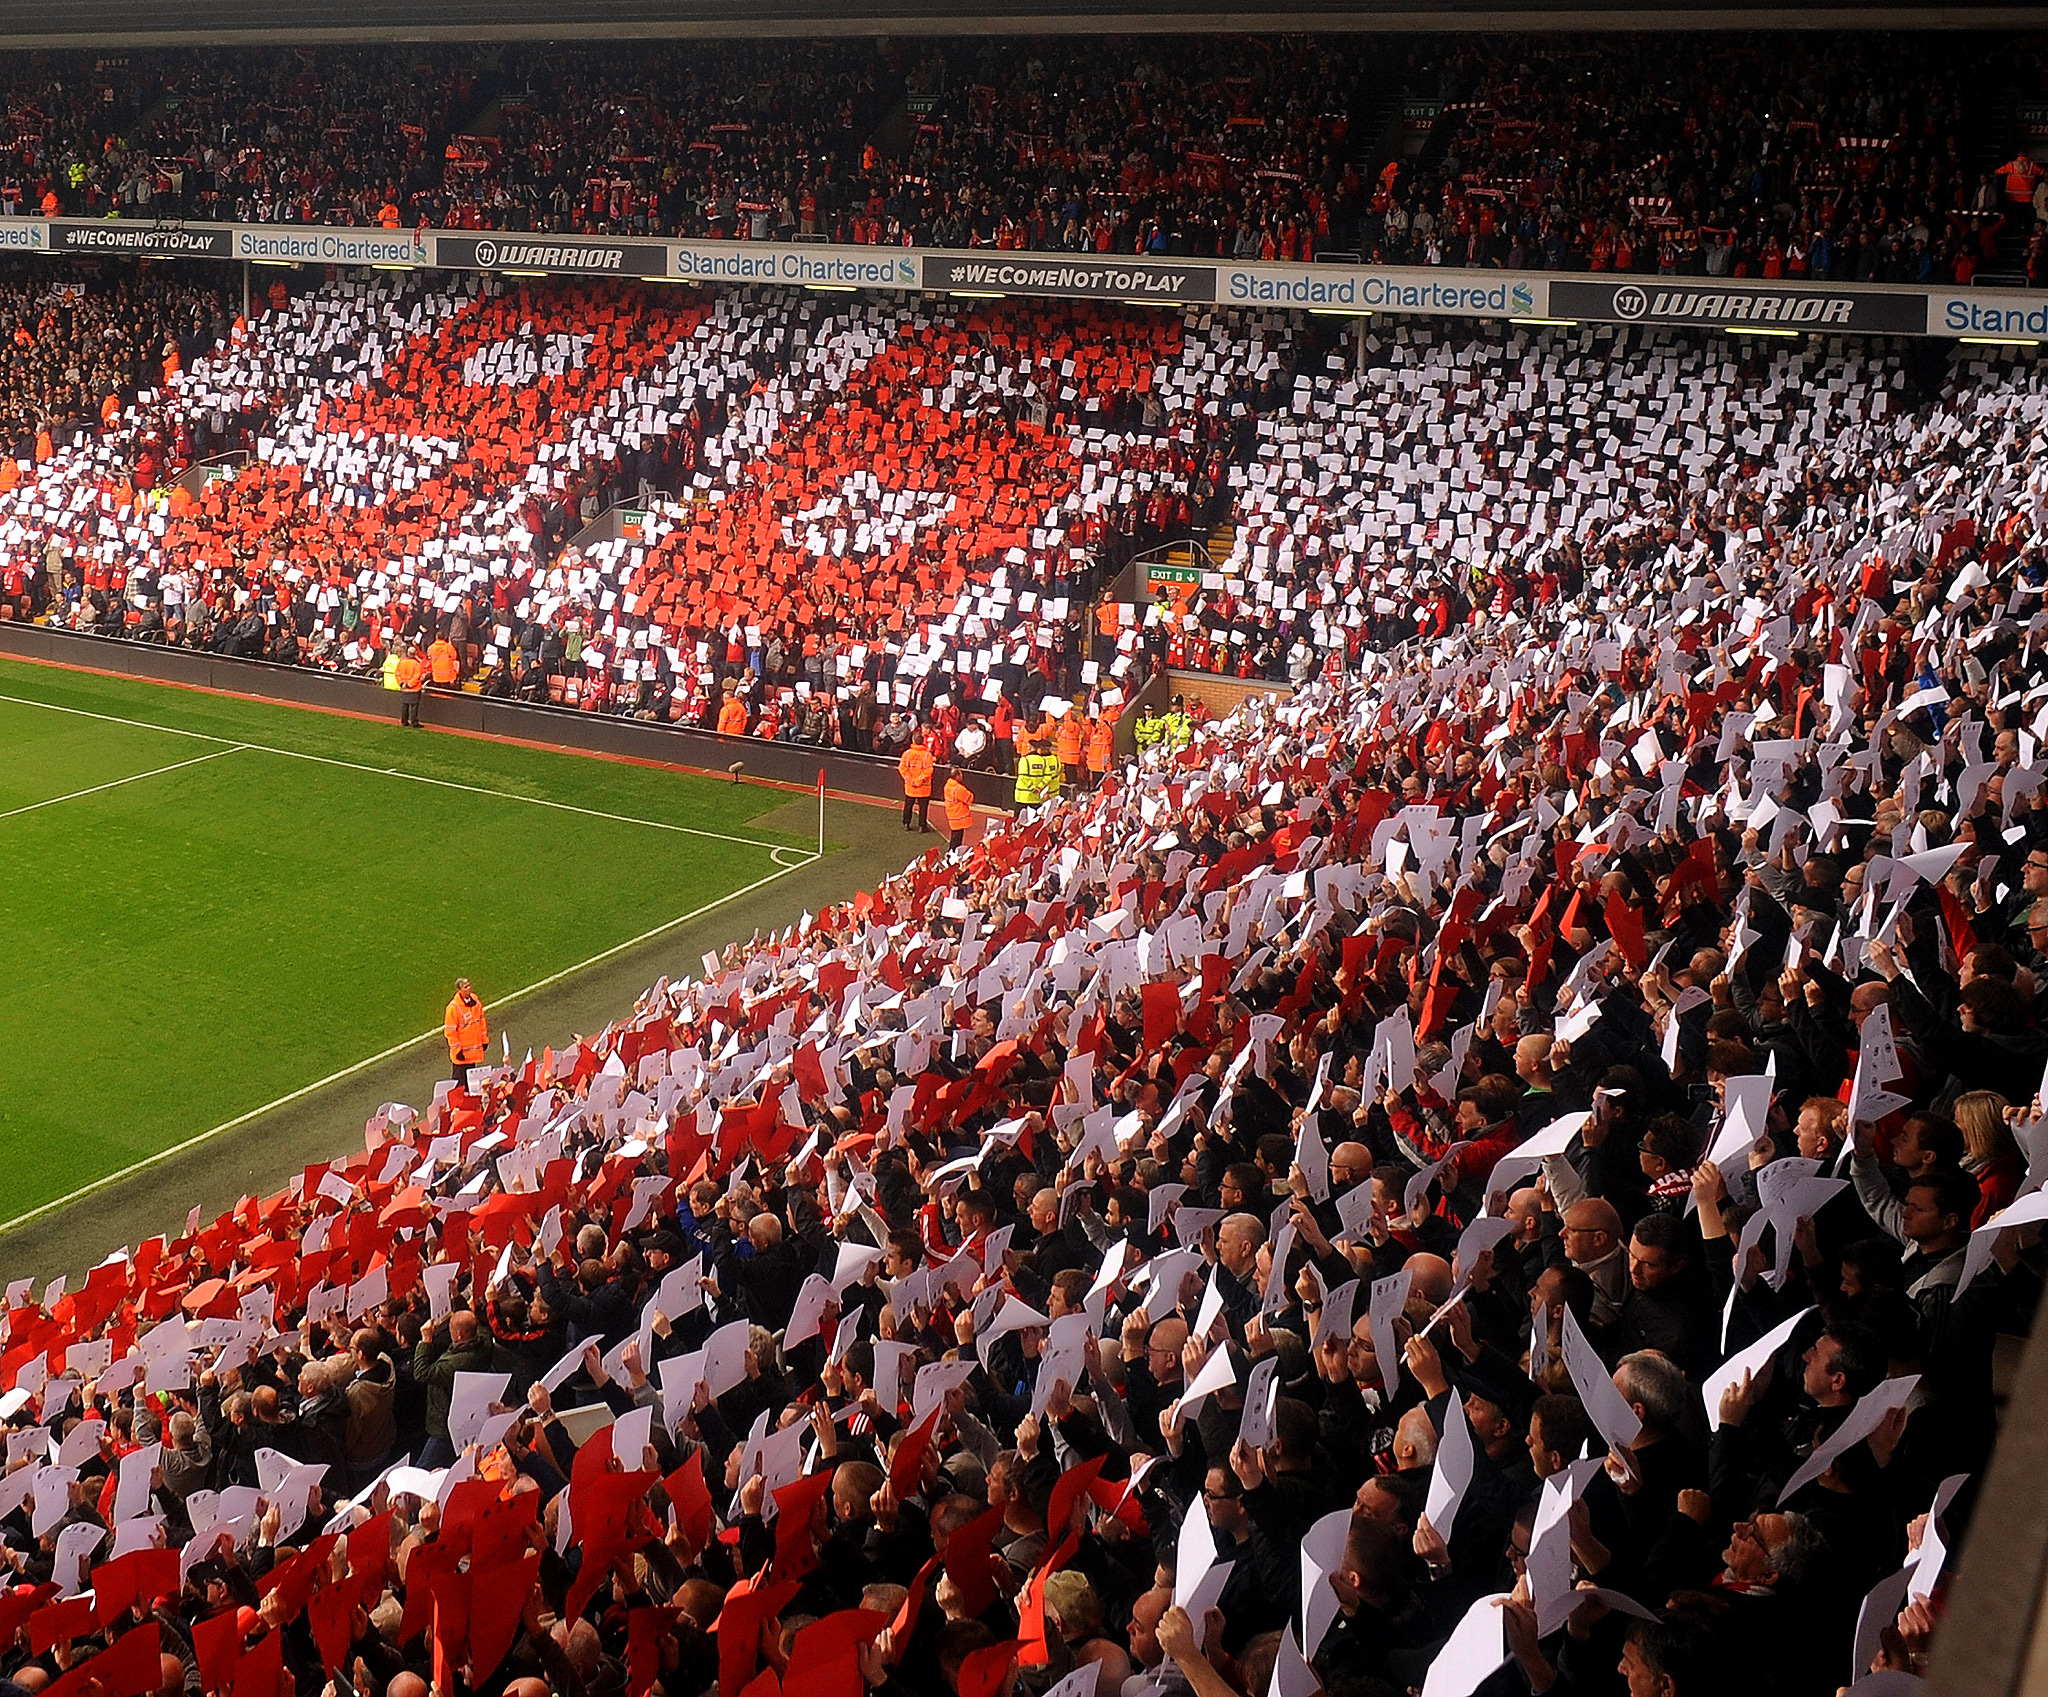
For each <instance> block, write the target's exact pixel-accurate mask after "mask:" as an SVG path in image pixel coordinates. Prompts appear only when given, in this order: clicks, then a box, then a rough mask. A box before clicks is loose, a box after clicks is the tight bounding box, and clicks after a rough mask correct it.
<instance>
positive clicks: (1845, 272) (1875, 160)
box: [1361, 36, 2036, 283]
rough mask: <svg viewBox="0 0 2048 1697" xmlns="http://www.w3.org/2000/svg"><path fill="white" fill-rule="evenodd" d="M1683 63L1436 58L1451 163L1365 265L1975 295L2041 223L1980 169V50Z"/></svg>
mask: <svg viewBox="0 0 2048 1697" xmlns="http://www.w3.org/2000/svg"><path fill="white" fill-rule="evenodd" d="M1673 48H1674V44H1673V43H1672V42H1671V41H1670V40H1668V39H1659V40H1656V41H1649V40H1635V41H1629V40H1619V41H1615V40H1609V41H1602V42H1600V43H1598V44H1589V43H1584V42H1572V41H1553V42H1543V41H1536V40H1516V41H1510V42H1507V43H1502V44H1496V43H1486V44H1483V45H1482V44H1479V43H1474V42H1460V43H1458V44H1456V45H1454V46H1433V49H1432V56H1433V57H1434V58H1435V59H1436V60H1438V61H1439V62H1438V63H1436V64H1435V65H1434V66H1433V67H1432V70H1433V73H1434V76H1435V78H1436V80H1437V84H1438V87H1439V89H1440V91H1441V93H1442V95H1443V97H1444V100H1445V105H1444V111H1443V116H1442V117H1441V118H1440V119H1439V121H1438V122H1439V130H1438V132H1437V134H1438V135H1441V134H1444V133H1445V131H1446V130H1448V143H1447V146H1445V147H1444V148H1443V151H1442V152H1441V154H1440V157H1438V158H1437V159H1436V160H1435V162H1434V164H1433V166H1432V167H1431V168H1429V169H1425V170H1424V171H1422V172H1420V173H1411V174H1408V175H1406V176H1403V177H1401V178H1400V179H1398V180H1396V181H1394V182H1393V183H1392V184H1391V185H1390V186H1389V185H1382V188H1381V192H1380V194H1379V195H1378V197H1377V198H1376V199H1375V201H1374V203H1373V205H1372V207H1371V209H1370V211H1369V213H1368V216H1367V219H1366V227H1365V233H1364V236H1363V238H1362V243H1361V245H1362V246H1363V247H1364V249H1365V250H1366V251H1367V252H1368V253H1370V254H1376V255H1378V256H1379V257H1380V258H1381V259H1383V260H1385V261H1387V262H1388V263H1407V264H1450V265H1486V266H1506V267H1508V268H1510V269H1520V268H1523V267H1528V268H1532V269H1545V270H1572V271H1578V270H1593V271H1608V270H1613V271H1637V272H1658V273H1662V274H1665V275H1671V274H1693V275H1706V276H1722V277H1725V276H1736V277H1759V278H1779V277H1787V278H1793V279H1800V278H1808V277H1811V278H1816V279H1818V278H1832V279H1835V280H1838V281H1859V282H1887V283H1926V282H1940V283H1948V282H1955V283H1968V282H1970V281H1971V280H1972V278H1973V277H1974V275H1975V272H1976V269H1977V267H1978V266H1979V265H1981V264H1982V263H1983V262H1984V261H1986V260H1988V259H1991V258H1993V257H1995V256H1996V254H1997V252H1998V241H1999V236H2000V233H2001V231H2002V230H2003V229H2004V228H2005V225H2006V223H2007V221H2008V218H2011V219H2015V220H2018V221H2021V222H2023V223H2024V224H2025V225H2028V226H2031V225H2032V223H2033V222H2034V217H2035V209H2034V206H2033V198H2032V197H2033V192H2034V183H2035V181H2036V178H2034V177H2029V178H2028V179H2027V180H2026V181H2025V183H2024V184H2019V183H2009V182H2008V181H2007V180H2004V179H2002V178H2000V177H1997V176H1995V175H1993V174H1990V173H1985V174H1982V175H1977V174H1973V173H1971V172H1970V171H1969V169H1968V168H1967V167H1966V165H1965V160H1964V155H1965V153H1966V152H1967V151H1968V147H1967V144H1968V142H1969V141H1970V139H1971V132H1972V125H1973V123H1974V121H1975V120H1974V118H1973V116H1972V115H1971V113H1972V98H1973V93H1972V91H1973V90H1974V89H1975V87H1976V86H1977V84H1978V81H1979V78H1980V75H1981V72H1982V67H1983V50H1982V49H1981V48H1980V47H1978V46H1976V45H1974V44H1973V45H1971V46H1968V47H1963V48H1950V47H1946V46H1943V45H1940V44H1935V43H1930V42H1929V41H1927V40H1925V39H1924V38H1908V37H1903V36H1890V37H1870V38H1867V39H1860V40H1855V41H1850V42H1842V41H1829V42H1826V43H1822V42H1819V41H1806V42H1797V43H1794V42H1786V41H1777V42H1769V43H1765V42H1758V41H1754V40H1743V41H1740V42H1738V41H1736V40H1734V39H1733V38H1729V37H1696V38H1690V39H1688V40H1687V41H1686V43H1685V47H1684V50H1683V51H1674V50H1673ZM1429 74H1430V73H1427V72H1418V75H1421V76H1424V77H1425V78H1426V77H1427V76H1428V75H1429ZM1436 145H1437V143H1436V137H1435V136H1433V137H1432V148H1434V147H1435V146H1436ZM2013 189H2017V191H2018V192H2017V195H2016V197H2015V195H2014V194H2013V193H2012V192H2010V191H2011V190H2013Z"/></svg>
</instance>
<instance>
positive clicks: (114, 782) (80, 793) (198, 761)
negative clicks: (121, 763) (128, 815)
mask: <svg viewBox="0 0 2048 1697" xmlns="http://www.w3.org/2000/svg"><path fill="white" fill-rule="evenodd" d="M241 746H242V745H241V744H240V743H234V744H232V745H231V746H229V747H227V748H217V749H215V750H214V751H213V752H212V753H211V754H200V755H195V756H194V757H193V758H192V759H190V760H177V761H173V762H172V763H171V764H170V765H168V766H154V767H152V768H151V769H150V770H149V771H147V772H131V773H129V774H128V776H127V777H125V778H110V779H108V780H107V782H105V783H104V784H93V785H90V786H88V787H87V788H85V789H82V790H73V791H71V793H70V794H69V795H53V796H46V797H45V798H44V799H43V800H41V801H31V802H29V803H27V804H26V805H24V806H21V807H10V808H8V809H7V811H6V812H4V813H0V819H15V818H19V817H20V816H21V815H22V814H24V813H33V812H35V811H36V809H37V808H39V807H55V806H57V805H58V804H59V803H60V802H66V801H78V800H81V799H82V798H83V797H85V796H89V795H99V794H101V793H102V792H103V791H106V790H118V789H119V788H120V787H121V786H122V785H123V784H139V783H141V782H142V780H143V779H144V778H161V777H162V776H163V775H164V774H165V773H166V772H182V771H184V769H185V768H186V767H187V766H203V765H205V764H206V762H207V761H209V760H218V759H220V757H221V756H222V755H224V754H235V753H239V752H240V750H241Z"/></svg>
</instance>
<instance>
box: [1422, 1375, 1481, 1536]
mask: <svg viewBox="0 0 2048 1697" xmlns="http://www.w3.org/2000/svg"><path fill="white" fill-rule="evenodd" d="M1472 1466H1473V1445H1472V1422H1471V1421H1470V1420H1468V1419H1466V1418H1465V1401H1464V1398H1463V1397H1461V1396H1459V1395H1458V1393H1457V1390H1456V1389H1455V1388H1453V1390H1452V1391H1451V1394H1450V1397H1449V1398H1448V1399H1447V1400H1446V1402H1445V1403H1444V1430H1443V1437H1442V1438H1441V1439H1440V1440H1439V1441H1438V1443H1437V1446H1436V1464H1435V1466H1434V1467H1432V1468H1431V1469H1430V1475H1429V1500H1428V1503H1427V1505H1426V1506H1425V1507H1424V1509H1423V1513H1425V1514H1427V1515H1428V1516H1429V1523H1430V1525H1431V1526H1433V1527H1434V1528H1435V1529H1436V1535H1437V1536H1438V1537H1439V1538H1441V1539H1443V1541H1444V1542H1445V1543H1447V1544H1448V1543H1449V1542H1450V1541H1451V1528H1452V1527H1453V1526H1454V1525H1455V1524H1456V1523H1457V1519H1458V1508H1459V1505H1461V1504H1462V1503H1463V1502H1464V1500H1465V1492H1466V1491H1467V1490H1468V1489H1469V1488H1470V1487H1471V1484H1472Z"/></svg>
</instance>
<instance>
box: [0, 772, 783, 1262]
mask: <svg viewBox="0 0 2048 1697" xmlns="http://www.w3.org/2000/svg"><path fill="white" fill-rule="evenodd" d="M223 752H225V751H223ZM818 858H819V856H817V855H816V854H811V855H809V856H807V857H806V858H805V859H803V860H801V861H799V862H797V864H796V865H794V866H784V867H781V868H780V869H779V870H777V871H774V872H771V873H769V874H768V876H767V877H765V878H756V879H755V880H754V882H753V883H751V884H746V885H742V886H741V887H740V888H739V889H737V890H728V891H727V892H726V893H725V894H724V895H722V896H719V897H718V898H717V899H716V900H713V901H708V902H706V903H704V905H703V906H701V907H693V908H692V909H690V911H689V912H688V913H685V914H679V915H678V916H677V917H676V918H674V919H671V920H668V921H666V922H665V923H663V924H660V925H657V926H655V927H654V928H653V929H652V930H651V931H643V932H641V933H640V935H639V936H637V937H629V938H627V939H626V941H625V942H623V943H614V944H613V945H612V946H611V947H610V948H608V949H603V950H600V951H599V952H598V953H596V954H594V955H592V956H591V957H590V958H589V959H588V960H581V961H578V962H577V963H576V964H575V965H574V966H565V967H563V968H562V970H561V971H560V972H551V973H549V974H548V975H547V977H545V978H537V979H535V980H534V981H533V983H531V984H528V985H526V986H524V987H523V988H521V989H518V990H514V991H513V992H512V993H511V994H510V995H509V996H500V997H499V998H498V999H497V1000H496V1001H495V1002H486V1003H485V1004H484V1006H485V1008H486V1009H488V1010H490V1011H492V1012H495V1011H496V1010H497V1009H499V1008H506V1007H510V1006H511V1005H512V1004H513V1003H514V1002H517V1001H521V1000H524V999H525V998H526V997H528V996H531V995H535V994H537V993H538V992H539V991H542V990H547V989H551V988H553V987H554V986H555V985H557V984H559V983H561V982H562V981H563V980H564V979H565V978H574V977H575V976H576V975H577V974H578V973H579V972H587V971H588V970H589V969H590V968H591V967H593V966H601V965H603V963H604V962H606V961H608V960H610V959H611V958H612V957H613V956H614V955H621V954H624V953H625V952H626V951H627V950H629V949H637V948H638V947H639V946H640V945H641V944H642V943H650V942H652V941H653V940H654V939H655V938H656V937H659V936H661V935H662V934H663V933H664V932H668V931H673V930H675V929H676V927H677V926H679V925H687V924H689V923H690V921H691V920H693V919H701V918H702V917H703V916H704V915H705V914H707V913H711V912H713V911H715V910H716V909H718V908H721V907H723V906H725V904H726V903H727V902H732V901H737V900H739V898H740V897H741V896H749V895H752V894H753V893H754V892H755V891H756V890H759V889H764V888H766V887H767V886H768V885H770V884H772V883H774V882H775V881H776V880H777V879H778V878H786V877H788V876H789V875H790V873H792V872H801V871H802V870H803V869H804V868H805V867H807V866H810V865H811V864H813V863H814V862H815V861H816V860H818ZM441 1035H442V1029H441V1027H440V1026H438V1025H437V1026H435V1027H434V1028H433V1030H431V1031H422V1032H421V1033H420V1034H419V1035H418V1036H417V1037H408V1038H406V1039H405V1041H404V1042H402V1043H394V1044H392V1045H391V1047H390V1048H388V1049H380V1050H378V1051H377V1053H376V1054H374V1055H366V1056H364V1058H363V1059H361V1060H359V1061H356V1062H354V1063H352V1064H351V1065H349V1066H345V1067H343V1068H342V1069H341V1070H340V1071H338V1072H330V1073H329V1074H328V1075H327V1076H326V1077H325V1078H316V1079H315V1080H314V1081H313V1082H312V1083H311V1084H302V1085H300V1086H299V1087H298V1089H296V1090H292V1091H287V1092H286V1093H285V1094H284V1095H282V1096H279V1097H278V1098H277V1099H276V1100H274V1101H270V1102H265V1103H264V1104H263V1106H262V1107H260V1108H251V1109H250V1110H249V1111H248V1112H247V1113H245V1114H237V1115H236V1116H235V1117H234V1118H233V1119H231V1120H222V1121H221V1123H220V1124H219V1125H217V1126H214V1127H213V1128H212V1129H211V1130H208V1131H202V1132H200V1133H198V1134H197V1135H196V1136H192V1137H188V1138H186V1139H185V1140H184V1142H182V1143H174V1144H172V1145H171V1147H170V1148H168V1149H159V1150H158V1151H157V1152H156V1153H155V1154H154V1155H145V1156H143V1158H142V1159H141V1160H139V1161H131V1162H130V1163H129V1164H128V1165H127V1166H125V1167H123V1168H121V1170H120V1171H119V1172H112V1173H108V1174H107V1175H106V1176H105V1177H103V1178H96V1179H94V1180H93V1181H92V1183H90V1184H87V1185H81V1186H80V1187H79V1188H78V1189H76V1190H74V1191H72V1192H70V1193H69V1194H68V1195H64V1196H60V1197H58V1198H57V1199H56V1200H55V1201H54V1202H45V1203H44V1204H43V1205H42V1206H41V1207H40V1208H31V1209H30V1210H29V1211H28V1212H27V1213H26V1214H17V1215H15V1217H14V1218H13V1219H11V1220H8V1221H5V1222H0V1237H4V1236H6V1235H7V1234H8V1233H9V1232H13V1231H18V1230H19V1229H20V1228H21V1227H23V1226H26V1225H30V1224H32V1223H34V1222H35V1221H37V1220H39V1219H41V1218H42V1217H43V1216H44V1215H45V1214H53V1213H55V1212H56V1211H57V1210H58V1209H60V1208H68V1207H70V1206H71V1205H72V1204H73V1203H74V1202H82V1201H84V1200H85V1199H86V1198H87V1197H88V1196H93V1195H96V1194H97V1193H98V1192H100V1191H102V1190H105V1189H106V1188H107V1187H108V1186H109V1185H115V1184H120V1183H121V1182H122V1181H123V1180H126V1179H131V1178H134V1177H135V1176H136V1175H137V1174H138V1173H144V1172H147V1171H148V1170H149V1169H150V1168H151V1167H155V1166H160V1165H162V1163H164V1162H165V1161H168V1160H170V1159H171V1158H172V1157H173V1156H177V1155H182V1154H184V1153H185V1152H186V1151H187V1150H188V1149H197V1148H198V1147H199V1146H200V1145H201V1144H202V1143H210V1142H211V1141H212V1140H213V1139H214V1138H216V1137H219V1136H221V1135H222V1134H223V1133H224V1132H230V1131H234V1130H235V1129H237V1128H238V1127H240V1126H245V1125H247V1124H248V1123H249V1122H250V1121H251V1120H256V1119H261V1118H262V1117H263V1116H264V1115H265V1114H269V1113H274V1112H276V1110H278V1109H279V1108H285V1107H289V1106H290V1105H291V1104H292V1103H294V1102H296V1101H299V1100H300V1099H301V1098H303V1097H306V1096H310V1095H312V1094H313V1093H314V1092H315V1091H318V1090H325V1089H326V1088H327V1087H328V1086H329V1085H330V1084H339V1083H341V1082H342V1080H343V1079H347V1078H353V1077H354V1076H355V1075H356V1074H357V1073H359V1072H364V1071H366V1070H368V1069H369V1068H370V1067H373V1066H377V1065H379V1064H380V1063H381V1062H384V1061H388V1060H391V1059H393V1058H394V1057H395V1056H398V1055H402V1054H404V1053H405V1052H406V1050H408V1049H415V1048H418V1047H419V1045H420V1044H422V1043H425V1042H427V1041H428V1040H429V1039H430V1038H436V1037H439V1036H441Z"/></svg>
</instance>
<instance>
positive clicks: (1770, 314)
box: [0, 218, 2048, 341]
mask: <svg viewBox="0 0 2048 1697" xmlns="http://www.w3.org/2000/svg"><path fill="white" fill-rule="evenodd" d="M0 253H20V254H30V253H39V254H48V255H51V256H62V255H71V256H73V257H92V256H99V257H104V258H119V257H127V258H136V259H216V260H219V259H228V260H234V259H239V260H243V261H246V262H248V263H251V264H255V265H340V266H365V265H368V266H375V267H378V268H380V269H384V270H442V271H476V272H483V273H486V274H491V275H499V276H572V277H593V276H597V277H604V276H610V277H620V278H640V279H643V280H646V281H652V282H662V283H703V284H712V283H743V284H744V283H757V284H769V283H780V284H786V285H790V286H794V287H799V288H811V289H817V290H823V291H831V292H841V291H861V290H886V291H891V292H899V293H900V292H927V293H930V292H941V293H948V294H952V295H956V296H960V297H964V298H968V299H975V298H1000V297H1003V296H1009V295H1016V296H1025V297H1034V298H1043V299H1064V300H1116V301H1126V302H1132V303H1136V304H1141V305H1142V304H1154V303H1156V304H1159V305H1163V306H1181V305H1188V304H1218V305H1225V306H1249V307H1259V306H1266V307H1283V308H1293V309H1298V310H1303V311H1308V312H1316V313H1327V314H1331V315H1335V316H1357V315H1362V314H1366V313H1379V312H1388V313H1412V314H1419V315H1422V316H1425V317H1436V318H1464V319H1508V320H1511V321H1514V320H1523V321H1537V322H1542V321H1556V320H1566V321H1571V322H1584V323H1595V324H1657V325H1695V326H1698V327H1701V328H1706V329H1724V330H1737V331H1744V332H1748V333H1752V334H1759V335H1797V334H1800V333H1802V332H1822V333H1828V332H1853V333H1860V334H1871V335H1898V336H1937V337H1943V338H1948V337H1979V338H1986V339H1996V340H2008V341H2041V340H2044V339H2048V292H2039V291H2029V290H2007V289H1965V290H1959V289H1955V288H1952V287H1951V288H1939V287H1930V288H1920V287H1906V286H1900V285H1866V284H1840V283H1828V282H1820V283H1812V282H1808V283H1797V282H1789V281H1780V282H1770V283H1764V282H1759V281H1756V280H1754V279H1746V278H1711V277H1639V276H1635V275H1624V276H1617V275H1616V274H1614V273H1612V272H1610V273H1607V274H1606V275H1604V276H1599V275H1593V274H1566V273H1561V272H1545V271H1483V270H1466V269H1462V268H1457V267H1451V266H1425V267H1394V266H1365V265H1316V264H1299V265H1240V264H1235V263H1232V262H1230V261H1225V260H1202V259H1173V258H1156V257H1135V256H1128V255H1120V254H1041V253H1003V252H997V251H995V250H992V249H989V250H981V251H973V252H962V251H958V250H954V249H933V248H885V247H836V246H830V245H825V244H820V243H807V242H675V241H662V240H660V239H657V238H651V237H650V238H640V239H636V238H634V237H630V236H620V237H600V236H554V235H529V234H524V233H520V232H514V231H488V232H478V231H474V230H463V231H455V230H384V229H376V230H362V229H345V228H342V227H340V226H329V225H289V224H157V223H146V222H142V221H139V220H131V219H111V218H110V219H99V220H93V219H77V218H52V219H46V218H0Z"/></svg>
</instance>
